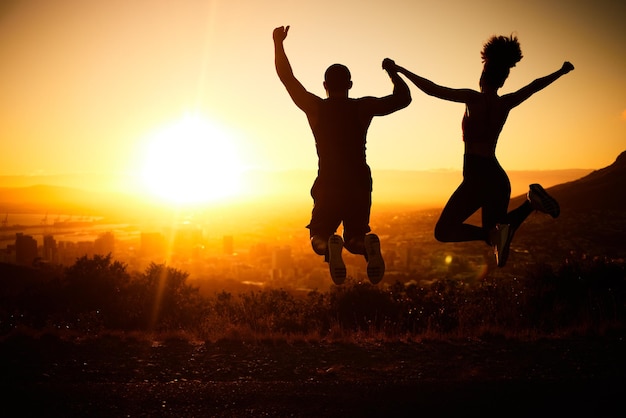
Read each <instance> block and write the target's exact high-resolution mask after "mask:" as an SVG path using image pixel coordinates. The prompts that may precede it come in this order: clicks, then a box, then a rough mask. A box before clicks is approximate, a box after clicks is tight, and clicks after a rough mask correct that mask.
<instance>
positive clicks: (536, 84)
mask: <svg viewBox="0 0 626 418" xmlns="http://www.w3.org/2000/svg"><path fill="white" fill-rule="evenodd" d="M573 69H574V66H573V65H572V63H570V62H568V61H565V62H564V63H563V66H562V67H561V68H560V69H559V70H557V71H555V72H553V73H552V74H549V75H547V76H545V77H541V78H538V79H536V80H535V81H533V82H532V83H530V84H529V85H527V86H525V87H522V88H521V89H519V90H518V91H516V92H515V93H510V94H505V95H504V96H502V99H503V100H504V101H505V103H506V105H507V106H508V107H509V108H510V109H512V108H514V107H515V106H517V105H519V104H520V103H522V102H523V101H524V100H526V99H528V98H529V97H530V96H532V95H533V94H535V93H537V92H538V91H539V90H542V89H544V88H546V87H548V86H549V85H550V84H552V83H554V82H555V81H556V80H558V79H559V78H560V77H561V76H563V75H565V74H567V73H569V72H570V71H572V70H573Z"/></svg>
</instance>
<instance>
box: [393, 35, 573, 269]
mask: <svg viewBox="0 0 626 418" xmlns="http://www.w3.org/2000/svg"><path fill="white" fill-rule="evenodd" d="M481 57H482V61H483V71H482V74H481V76H480V82H479V86H480V91H475V90H472V89H453V88H448V87H443V86H440V85H437V84H435V83H433V82H432V81H429V80H427V79H425V78H423V77H420V76H418V75H416V74H413V73H412V72H410V71H409V70H407V69H405V68H403V67H400V66H398V65H396V64H395V62H393V61H392V60H388V62H387V63H386V64H387V65H389V66H395V67H396V69H397V72H398V73H400V74H403V75H404V76H406V77H407V78H408V79H409V80H410V81H411V82H413V83H414V84H415V85H416V86H417V87H418V88H419V89H420V90H422V91H423V92H424V93H426V94H428V95H431V96H435V97H438V98H440V99H444V100H450V101H453V102H460V103H465V114H464V115H463V122H462V128H463V141H464V143H465V155H464V161H463V181H462V183H461V184H460V186H459V187H458V188H457V189H456V191H455V192H454V193H453V194H452V196H451V197H450V199H449V200H448V203H447V204H446V206H445V207H444V209H443V212H442V213H441V216H440V217H439V220H438V221H437V225H436V226H435V238H436V239H437V240H438V241H442V242H461V241H475V240H480V241H485V242H487V244H488V245H490V246H493V248H494V254H495V256H496V262H497V265H498V266H499V267H503V266H504V265H505V264H506V260H507V258H508V253H509V246H510V243H511V239H512V238H513V234H514V233H515V231H516V230H517V228H518V227H519V226H520V225H521V224H522V222H523V221H524V220H525V219H526V218H527V217H528V216H529V215H530V214H531V213H532V212H533V211H534V210H539V211H541V212H544V213H548V214H550V215H551V216H552V217H554V218H556V217H557V216H559V212H560V209H559V205H558V202H557V201H556V200H555V199H554V198H552V197H551V196H550V195H548V193H546V191H545V190H544V189H543V187H541V185H539V184H531V185H530V190H529V192H528V195H527V200H526V201H525V202H524V203H523V204H522V205H521V206H520V207H518V208H516V209H514V210H512V211H511V212H509V213H507V210H508V205H509V199H510V196H511V184H510V182H509V178H508V176H507V174H506V172H505V171H504V170H503V169H502V167H501V166H500V164H499V162H498V160H497V159H496V155H495V151H496V144H497V142H498V137H499V135H500V132H501V131H502V127H503V126H504V123H505V122H506V119H507V117H508V115H509V112H510V111H511V109H513V108H514V107H516V106H517V105H519V104H520V103H522V102H523V101H524V100H526V99H528V98H529V97H530V96H531V95H533V94H534V93H536V92H538V91H539V90H541V89H543V88H545V87H547V86H548V85H550V84H551V83H553V82H554V81H556V80H557V79H558V78H559V77H561V76H562V75H564V74H567V73H569V72H570V71H572V70H573V69H574V66H573V65H572V64H571V63H569V62H565V63H563V66H562V67H561V69H559V70H558V71H555V72H554V73H552V74H549V75H547V76H545V77H542V78H538V79H536V80H534V81H533V82H532V83H530V84H528V85H527V86H525V87H522V88H521V89H519V90H518V91H516V92H514V93H510V94H505V95H503V96H499V95H498V89H499V88H500V87H502V86H503V85H504V81H505V80H506V79H507V77H508V76H509V71H510V69H511V67H514V66H515V64H516V63H517V62H519V61H520V60H521V59H522V51H521V49H520V45H519V42H518V40H517V38H516V37H514V36H510V37H506V36H493V37H491V38H490V39H489V40H488V41H487V42H486V43H485V44H484V46H483V50H482V52H481ZM481 208H482V227H479V226H476V225H471V224H468V223H465V221H466V220H467V219H468V218H469V217H470V216H471V215H472V214H473V213H475V212H476V211H477V210H478V209H481Z"/></svg>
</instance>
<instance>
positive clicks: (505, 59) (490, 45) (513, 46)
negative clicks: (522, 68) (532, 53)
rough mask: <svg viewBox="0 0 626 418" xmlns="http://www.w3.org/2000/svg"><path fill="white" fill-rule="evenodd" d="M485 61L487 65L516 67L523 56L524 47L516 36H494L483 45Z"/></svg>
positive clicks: (482, 54) (481, 54)
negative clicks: (521, 46)
mask: <svg viewBox="0 0 626 418" xmlns="http://www.w3.org/2000/svg"><path fill="white" fill-rule="evenodd" d="M480 57H481V58H482V60H483V63H484V64H485V65H486V66H487V65H489V66H491V65H495V66H498V67H505V68H511V67H515V64H517V63H518V62H519V61H520V60H521V59H522V57H523V55H522V49H521V48H520V45H519V42H518V40H517V37H516V36H513V35H511V36H508V37H507V36H492V37H491V38H489V40H488V41H487V42H486V43H485V44H484V45H483V50H482V51H481V53H480Z"/></svg>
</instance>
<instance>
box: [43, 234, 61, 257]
mask: <svg viewBox="0 0 626 418" xmlns="http://www.w3.org/2000/svg"><path fill="white" fill-rule="evenodd" d="M57 255H58V251H57V242H56V240H55V239H54V237H53V236H52V235H45V236H44V237H43V254H42V257H43V259H44V260H46V261H50V262H53V263H56V262H57V261H58V257H57Z"/></svg>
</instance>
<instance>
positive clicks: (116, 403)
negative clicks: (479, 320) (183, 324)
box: [0, 335, 626, 418]
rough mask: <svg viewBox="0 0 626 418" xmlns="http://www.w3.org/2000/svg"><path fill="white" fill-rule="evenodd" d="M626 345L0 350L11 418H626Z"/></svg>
mask: <svg viewBox="0 0 626 418" xmlns="http://www.w3.org/2000/svg"><path fill="white" fill-rule="evenodd" d="M625 354H626V341H625V340H624V338H622V337H620V336H614V337H604V338H597V337H594V338H590V337H588V338H582V337H581V338H567V339H543V340H540V341H531V342H524V341H511V340H505V339H493V340H489V341H484V340H483V341H455V340H450V341H420V342H397V343H394V342H385V343H359V344H346V343H325V342H315V343H311V342H295V343H288V342H284V341H282V342H276V341H261V342H254V343H245V342H241V341H220V342H215V343H212V342H198V343H193V342H189V341H186V340H182V339H171V340H168V341H164V342H150V341H145V340H138V339H133V338H119V337H99V338H96V339H88V340H82V341H67V340H64V339H59V338H57V337H53V336H45V335H44V336H42V337H37V338H34V337H24V336H13V337H8V338H7V337H5V338H4V339H3V340H2V341H0V356H1V357H0V358H1V360H0V361H1V363H0V365H1V375H2V377H1V379H2V387H1V388H0V390H1V393H2V398H4V400H3V401H2V402H1V404H0V416H2V417H39V416H41V417H44V416H45V417H157V416H158V417H161V416H163V417H264V416H266V417H343V418H348V417H378V416H380V417H396V416H397V417H403V416H412V417H414V416H423V417H432V416H459V415H461V414H462V415H470V416H497V417H503V416H506V417H511V416H520V417H526V416H550V415H552V414H556V415H554V416H567V417H578V416H580V417H583V416H584V417H613V416H615V417H616V416H620V417H621V416H623V412H624V407H625V405H624V394H626V355H625Z"/></svg>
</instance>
